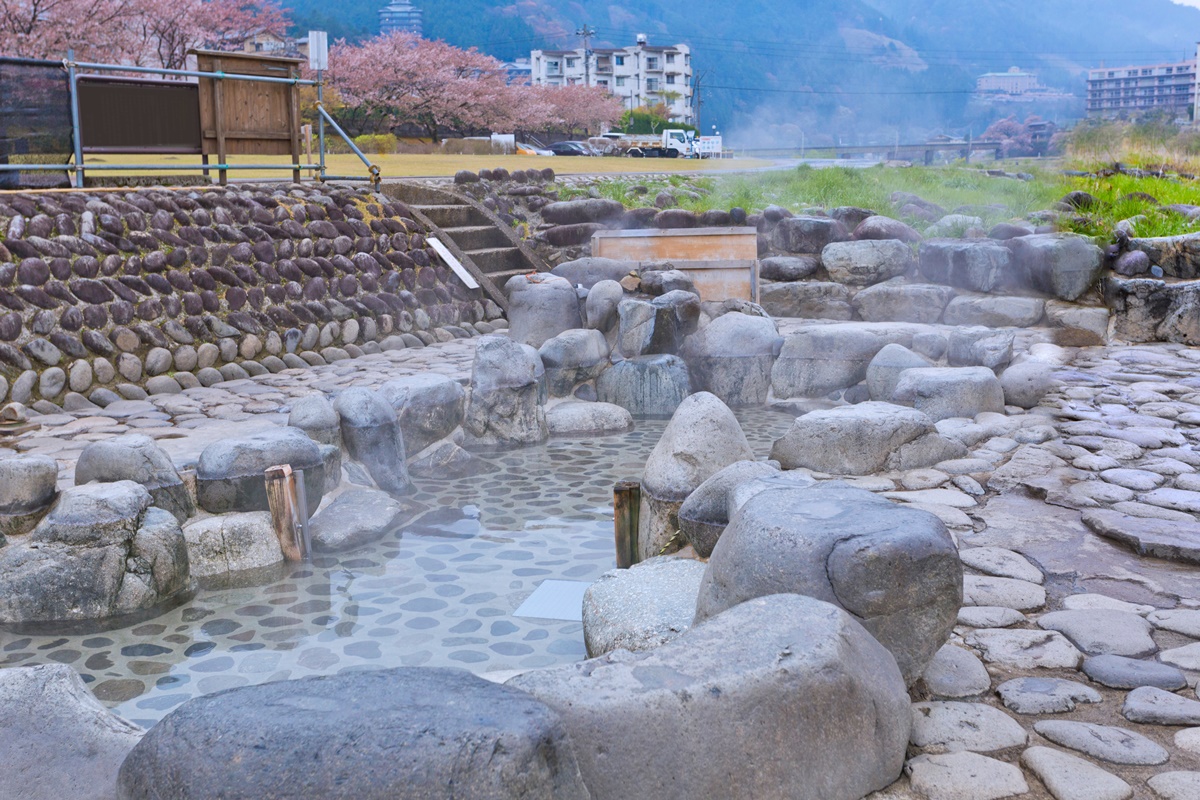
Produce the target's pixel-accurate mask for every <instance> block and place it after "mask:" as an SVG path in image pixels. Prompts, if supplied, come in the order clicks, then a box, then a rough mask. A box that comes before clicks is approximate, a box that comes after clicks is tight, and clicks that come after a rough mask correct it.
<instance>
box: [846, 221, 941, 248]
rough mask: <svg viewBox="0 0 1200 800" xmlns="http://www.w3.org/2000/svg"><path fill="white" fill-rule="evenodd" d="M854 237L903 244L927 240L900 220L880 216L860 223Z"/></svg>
mask: <svg viewBox="0 0 1200 800" xmlns="http://www.w3.org/2000/svg"><path fill="white" fill-rule="evenodd" d="M853 235H854V238H855V239H899V240H900V241H902V242H919V241H921V240H922V239H924V238H925V237H924V236H922V235H921V234H920V233H919V232H918V231H917V230H916V229H915V228H912V227H909V226H908V225H905V224H904V223H903V222H901V221H900V220H898V219H892V218H891V217H884V216H880V215H875V216H871V217H867V218H866V219H864V220H863V221H862V222H860V223H858V227H856V228H855V229H854V234H853Z"/></svg>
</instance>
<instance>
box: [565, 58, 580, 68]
mask: <svg viewBox="0 0 1200 800" xmlns="http://www.w3.org/2000/svg"><path fill="white" fill-rule="evenodd" d="M578 65H579V59H578V58H568V59H567V69H575V67H577V66H578Z"/></svg>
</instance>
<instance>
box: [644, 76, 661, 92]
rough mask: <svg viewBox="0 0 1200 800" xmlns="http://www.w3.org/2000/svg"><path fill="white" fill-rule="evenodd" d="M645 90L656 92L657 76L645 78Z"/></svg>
mask: <svg viewBox="0 0 1200 800" xmlns="http://www.w3.org/2000/svg"><path fill="white" fill-rule="evenodd" d="M646 91H647V92H657V91H658V79H657V78H647V79H646Z"/></svg>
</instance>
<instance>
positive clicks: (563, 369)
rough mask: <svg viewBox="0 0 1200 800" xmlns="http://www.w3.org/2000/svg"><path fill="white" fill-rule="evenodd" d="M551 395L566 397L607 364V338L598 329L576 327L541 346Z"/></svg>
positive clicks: (540, 351)
mask: <svg viewBox="0 0 1200 800" xmlns="http://www.w3.org/2000/svg"><path fill="white" fill-rule="evenodd" d="M538 355H539V356H541V359H542V365H543V366H544V367H545V369H546V388H547V389H549V391H550V395H551V396H552V397H566V396H567V395H569V394H570V393H571V391H572V390H573V389H574V388H575V386H576V385H578V384H580V383H584V382H585V381H590V380H592V379H593V378H595V377H596V376H598V375H599V374H600V373H601V372H603V371H604V368H605V367H606V366H608V341H607V340H606V339H605V338H604V334H603V333H601V332H600V331H598V330H591V329H588V328H575V329H573V330H569V331H563V332H562V333H560V334H558V335H557V336H555V337H554V338H553V339H547V340H546V341H545V343H544V344H543V345H542V346H541V347H539V348H538Z"/></svg>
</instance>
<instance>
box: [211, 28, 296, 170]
mask: <svg viewBox="0 0 1200 800" xmlns="http://www.w3.org/2000/svg"><path fill="white" fill-rule="evenodd" d="M191 52H192V53H193V54H194V55H195V56H196V62H197V67H198V69H199V71H200V72H218V73H222V72H223V73H232V74H239V75H266V76H269V77H272V78H292V79H296V78H299V77H300V65H301V63H303V62H302V60H301V59H298V58H283V57H280V56H264V55H261V54H258V53H222V52H218V51H215V50H193V51H191ZM199 81H200V134H201V136H200V140H201V153H202V154H203V156H204V158H205V161H206V162H207V159H208V157H209V156H211V155H216V157H217V160H218V162H219V163H221V164H224V163H226V160H225V159H226V157H227V156H230V155H259V156H278V155H290V156H291V157H292V163H293V164H295V165H297V167H296V169H293V170H292V178H293V180H296V181H299V180H300V169H299V166H298V165H299V164H300V89H299V87H298V86H297V85H295V84H286V83H259V82H255V81H244V80H223V79H220V78H200V79H199ZM221 182H222V183H224V182H225V172H224V171H222V172H221Z"/></svg>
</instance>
